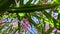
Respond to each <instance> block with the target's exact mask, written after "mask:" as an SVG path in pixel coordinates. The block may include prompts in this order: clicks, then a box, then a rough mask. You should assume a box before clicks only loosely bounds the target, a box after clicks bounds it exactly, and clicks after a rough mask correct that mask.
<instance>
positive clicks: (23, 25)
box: [21, 18, 30, 30]
mask: <svg viewBox="0 0 60 34" xmlns="http://www.w3.org/2000/svg"><path fill="white" fill-rule="evenodd" d="M21 25H22V27H23V28H25V30H28V29H30V24H29V21H28V20H27V19H25V18H23V19H22V21H21Z"/></svg>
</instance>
